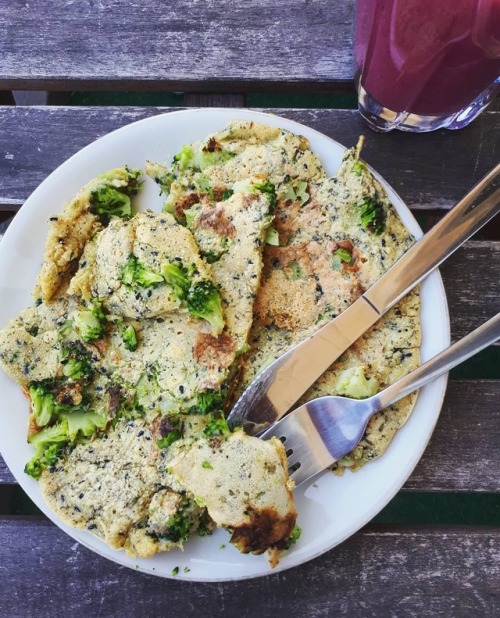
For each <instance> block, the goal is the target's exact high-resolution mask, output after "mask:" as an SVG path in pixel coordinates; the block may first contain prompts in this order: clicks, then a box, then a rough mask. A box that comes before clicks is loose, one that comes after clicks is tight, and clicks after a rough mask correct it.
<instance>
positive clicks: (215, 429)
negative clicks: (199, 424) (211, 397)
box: [203, 416, 231, 438]
mask: <svg viewBox="0 0 500 618" xmlns="http://www.w3.org/2000/svg"><path fill="white" fill-rule="evenodd" d="M203 433H204V434H205V435H206V436H207V437H208V438H214V437H215V436H227V435H228V434H229V433H231V431H230V429H229V426H228V424H227V421H226V419H225V418H224V417H223V416H221V417H219V418H212V419H211V420H210V421H208V423H207V426H206V427H205V429H204V430H203Z"/></svg>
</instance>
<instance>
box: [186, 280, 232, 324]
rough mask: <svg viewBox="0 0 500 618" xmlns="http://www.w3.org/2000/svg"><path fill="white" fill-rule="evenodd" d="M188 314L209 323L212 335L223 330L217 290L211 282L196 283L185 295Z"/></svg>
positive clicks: (219, 298) (220, 304) (220, 305)
mask: <svg viewBox="0 0 500 618" xmlns="http://www.w3.org/2000/svg"><path fill="white" fill-rule="evenodd" d="M187 306H188V310H189V312H190V313H191V314H192V315H194V316H195V317H197V318H203V319H204V320H207V322H209V324H210V327H211V330H212V335H215V336H217V335H219V334H220V333H221V332H222V330H223V328H224V318H223V316H222V302H221V297H220V293H219V290H218V289H217V288H216V287H215V285H214V284H213V283H212V282H211V281H200V282H199V283H196V284H195V285H194V286H193V287H192V288H191V289H190V290H189V293H188V295H187Z"/></svg>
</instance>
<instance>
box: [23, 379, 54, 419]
mask: <svg viewBox="0 0 500 618" xmlns="http://www.w3.org/2000/svg"><path fill="white" fill-rule="evenodd" d="M29 391H30V397H31V411H32V413H33V415H34V417H35V421H36V424H37V425H38V427H45V425H47V424H48V423H49V422H50V420H51V419H52V416H53V415H54V413H55V411H56V403H55V399H54V395H53V394H52V393H51V392H50V391H47V390H46V388H45V387H44V386H43V385H42V384H40V383H38V384H32V385H31V386H30V387H29Z"/></svg>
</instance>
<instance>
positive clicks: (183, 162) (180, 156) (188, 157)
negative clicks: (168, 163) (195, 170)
mask: <svg viewBox="0 0 500 618" xmlns="http://www.w3.org/2000/svg"><path fill="white" fill-rule="evenodd" d="M194 158H195V156H194V151H193V149H192V148H191V146H189V145H187V144H186V145H184V146H183V147H182V148H181V149H180V151H179V152H178V153H177V154H176V155H174V159H173V161H172V164H173V165H175V164H176V165H177V167H178V168H179V169H180V170H182V171H185V170H187V169H188V168H190V167H196V165H195V163H194Z"/></svg>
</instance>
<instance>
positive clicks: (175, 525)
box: [158, 498, 193, 543]
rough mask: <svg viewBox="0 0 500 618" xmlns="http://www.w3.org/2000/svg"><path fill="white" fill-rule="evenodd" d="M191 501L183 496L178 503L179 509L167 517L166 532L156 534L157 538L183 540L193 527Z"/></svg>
mask: <svg viewBox="0 0 500 618" xmlns="http://www.w3.org/2000/svg"><path fill="white" fill-rule="evenodd" d="M191 510H192V502H191V500H189V499H188V498H183V500H182V501H181V503H180V505H179V510H178V511H177V513H175V515H171V516H170V517H169V518H168V519H167V523H166V526H165V527H166V532H164V533H162V534H161V535H158V536H159V538H162V539H167V540H169V541H172V542H173V543H178V542H179V541H185V540H186V539H187V538H188V536H189V533H190V532H191V529H192V527H193V519H192V515H191Z"/></svg>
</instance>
